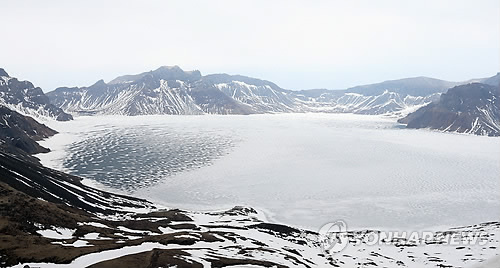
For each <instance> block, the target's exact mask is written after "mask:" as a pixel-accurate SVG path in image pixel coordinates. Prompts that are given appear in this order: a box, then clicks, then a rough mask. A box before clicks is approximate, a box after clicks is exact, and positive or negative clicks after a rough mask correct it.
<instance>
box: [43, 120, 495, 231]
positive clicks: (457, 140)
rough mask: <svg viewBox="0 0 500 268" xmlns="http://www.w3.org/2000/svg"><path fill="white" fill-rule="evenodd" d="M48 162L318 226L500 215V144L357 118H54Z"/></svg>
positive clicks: (124, 184)
mask: <svg viewBox="0 0 500 268" xmlns="http://www.w3.org/2000/svg"><path fill="white" fill-rule="evenodd" d="M48 125H49V126H51V127H53V128H54V129H56V130H58V131H59V132H60V134H58V135H56V136H54V137H52V138H50V139H48V140H46V141H43V142H42V145H44V146H47V147H50V148H51V149H52V150H53V152H51V153H48V154H45V155H38V156H39V157H40V158H41V159H42V163H44V164H46V165H48V166H51V167H54V168H57V169H60V170H64V171H67V172H70V173H72V174H76V175H80V176H83V177H85V178H87V179H88V180H86V182H87V183H92V184H95V185H97V186H98V187H101V188H104V189H111V190H113V191H120V192H129V193H132V194H133V195H135V196H138V197H144V198H147V199H149V200H152V201H156V202H159V203H162V204H164V205H166V206H170V207H179V208H182V209H191V210H217V209H225V208H230V207H233V206H235V205H248V206H252V207H256V208H259V209H262V210H264V211H265V212H266V213H267V215H268V216H269V220H272V221H277V222H283V223H287V224H293V225H296V226H302V227H307V228H310V229H313V230H317V229H318V228H319V227H320V226H321V225H323V224H324V223H327V222H330V221H335V220H338V219H343V220H345V221H346V222H347V223H348V226H349V228H350V229H352V228H383V229H391V228H405V229H428V228H432V229H433V228H436V227H443V226H444V227H451V226H459V225H466V224H475V223H480V222H485V221H493V220H499V219H500V190H499V189H500V176H499V175H500V138H491V137H478V136H471V135H462V134H452V133H438V132H433V131H427V130H406V129H402V128H401V126H400V125H399V124H397V123H395V119H393V118H384V117H380V116H366V115H349V114H279V115H252V116H209V115H205V116H137V117H125V116H99V117H97V116H96V117H77V118H76V120H74V121H71V122H49V123H48Z"/></svg>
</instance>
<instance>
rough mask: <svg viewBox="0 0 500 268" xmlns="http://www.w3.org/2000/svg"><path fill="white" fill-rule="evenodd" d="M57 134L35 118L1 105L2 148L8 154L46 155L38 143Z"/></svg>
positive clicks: (0, 128) (0, 134) (0, 138)
mask: <svg viewBox="0 0 500 268" xmlns="http://www.w3.org/2000/svg"><path fill="white" fill-rule="evenodd" d="M56 133H57V132H56V131H55V130H53V129H51V128H49V127H47V126H45V125H43V124H40V123H38V122H37V121H35V120H34V119H33V118H31V117H28V116H24V115H22V114H20V113H18V112H15V111H12V110H10V109H8V108H7V107H4V106H1V105H0V147H1V148H2V150H4V151H7V152H26V153H28V154H34V153H45V152H48V151H49V149H47V148H44V147H42V146H40V145H39V144H38V143H37V141H39V140H41V139H45V138H48V137H50V136H52V135H54V134H56Z"/></svg>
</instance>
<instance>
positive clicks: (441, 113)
mask: <svg viewBox="0 0 500 268" xmlns="http://www.w3.org/2000/svg"><path fill="white" fill-rule="evenodd" d="M485 82H486V83H498V75H497V76H496V80H495V79H488V80H485ZM499 99H500V89H499V87H498V84H497V86H492V85H488V84H481V83H470V84H466V85H460V86H456V87H453V88H451V89H449V90H448V91H447V92H446V93H444V94H442V95H441V97H440V99H439V101H437V102H433V103H430V104H428V105H426V106H424V107H422V108H420V109H418V110H417V111H415V112H414V113H411V114H409V115H408V116H406V117H405V118H402V119H400V120H399V122H400V123H406V124H407V127H408V128H430V129H438V130H442V131H449V132H459V133H470V134H476V135H487V136H500V103H499Z"/></svg>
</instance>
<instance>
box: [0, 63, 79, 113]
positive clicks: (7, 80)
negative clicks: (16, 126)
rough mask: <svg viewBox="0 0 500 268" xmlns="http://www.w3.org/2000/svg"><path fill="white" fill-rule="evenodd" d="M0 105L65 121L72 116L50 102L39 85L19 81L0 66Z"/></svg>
mask: <svg viewBox="0 0 500 268" xmlns="http://www.w3.org/2000/svg"><path fill="white" fill-rule="evenodd" d="M0 105H3V106H7V107H9V108H10V109H12V110H15V111H17V112H19V113H22V114H24V115H30V116H34V117H49V118H53V119H56V120H58V121H67V120H71V119H73V117H72V116H71V115H69V114H67V113H65V112H63V110H62V109H61V108H59V107H56V106H54V105H53V104H51V103H50V101H49V98H48V97H47V96H46V95H45V94H44V93H43V91H42V90H41V89H40V88H39V87H35V86H33V84H32V83H31V82H29V81H19V80H17V78H15V77H10V76H9V74H7V72H6V71H5V70H4V69H2V68H0Z"/></svg>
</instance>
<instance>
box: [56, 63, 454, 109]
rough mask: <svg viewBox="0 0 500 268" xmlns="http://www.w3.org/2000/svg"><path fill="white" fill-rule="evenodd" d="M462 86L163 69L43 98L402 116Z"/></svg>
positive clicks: (88, 105)
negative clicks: (291, 84)
mask: <svg viewBox="0 0 500 268" xmlns="http://www.w3.org/2000/svg"><path fill="white" fill-rule="evenodd" d="M458 84H460V83H456V82H448V81H443V80H438V79H433V78H427V77H416V78H407V79H400V80H392V81H385V82H382V83H378V84H372V85H364V86H358V87H353V88H349V89H347V90H326V89H320V90H301V91H292V90H286V89H282V88H280V87H279V86H277V85H276V84H274V83H272V82H269V81H265V80H260V79H256V78H251V77H246V76H241V75H228V74H212V75H206V76H202V75H201V73H200V72H199V71H190V72H187V71H183V70H182V69H181V68H180V67H178V66H172V67H168V66H163V67H160V68H158V69H156V70H154V71H150V72H145V73H141V74H136V75H124V76H120V77H117V78H115V79H113V80H112V81H110V82H109V83H105V82H104V81H102V80H101V81H98V82H97V83H95V84H94V85H92V86H89V87H81V88H76V87H74V88H68V87H61V88H57V89H56V90H54V91H52V92H49V93H47V96H48V97H49V98H50V100H51V102H52V103H53V104H55V105H56V106H58V107H61V108H62V109H64V110H65V111H67V112H71V113H80V114H121V115H142V114H255V113H279V112H330V113H357V114H399V115H404V114H407V113H408V112H410V111H413V110H415V109H416V108H418V107H420V106H422V105H425V104H428V103H430V102H431V101H433V100H437V99H438V98H439V94H441V93H442V92H445V91H446V90H447V89H448V88H450V87H452V86H455V85H458Z"/></svg>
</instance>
